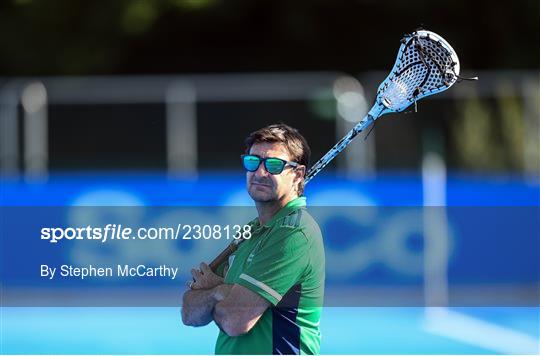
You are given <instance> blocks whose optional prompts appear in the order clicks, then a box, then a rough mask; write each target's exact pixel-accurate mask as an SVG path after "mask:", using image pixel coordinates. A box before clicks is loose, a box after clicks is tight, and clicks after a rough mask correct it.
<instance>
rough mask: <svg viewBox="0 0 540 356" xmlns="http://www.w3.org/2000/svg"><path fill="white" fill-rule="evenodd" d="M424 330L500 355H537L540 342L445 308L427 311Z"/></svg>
mask: <svg viewBox="0 0 540 356" xmlns="http://www.w3.org/2000/svg"><path fill="white" fill-rule="evenodd" d="M430 309H432V308H430ZM424 328H425V329H426V330H427V331H429V332H432V333H434V334H439V335H442V336H446V337H448V338H452V339H456V340H459V341H462V342H465V343H468V344H472V345H476V346H480V347H483V348H486V349H489V350H493V351H496V352H500V353H503V354H522V355H539V354H540V340H539V339H537V338H534V337H532V336H530V335H527V334H524V333H522V332H519V331H516V330H513V329H510V328H507V327H503V326H500V325H496V324H493V323H490V322H487V321H483V320H479V319H476V318H473V317H470V316H467V315H464V314H461V313H457V312H454V311H451V310H448V309H445V308H436V309H434V310H428V311H427V313H426V320H425V322H424Z"/></svg>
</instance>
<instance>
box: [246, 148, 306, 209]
mask: <svg viewBox="0 0 540 356" xmlns="http://www.w3.org/2000/svg"><path fill="white" fill-rule="evenodd" d="M249 153H250V154H252V155H257V156H259V157H261V158H267V157H276V158H281V159H283V160H286V161H291V158H290V156H289V153H288V151H287V149H286V148H285V146H284V145H283V144H281V143H256V144H254V145H253V146H251V150H250V151H249ZM299 169H300V170H301V171H303V169H304V168H303V166H301V167H300V168H299ZM299 169H296V170H295V169H293V168H292V167H290V166H286V167H285V169H284V170H283V172H281V173H280V174H276V175H272V174H270V173H268V172H267V171H266V169H265V168H264V164H263V163H261V165H260V166H259V168H258V169H257V170H256V171H255V172H247V175H246V178H247V180H246V182H247V189H248V193H249V195H250V196H251V198H252V199H253V200H254V201H256V202H271V201H277V200H281V199H283V198H284V197H287V196H288V195H290V198H291V199H292V198H295V197H296V195H297V192H296V186H297V183H298V182H297V181H296V180H297V179H300V177H301V175H300V173H301V172H298V170H299Z"/></svg>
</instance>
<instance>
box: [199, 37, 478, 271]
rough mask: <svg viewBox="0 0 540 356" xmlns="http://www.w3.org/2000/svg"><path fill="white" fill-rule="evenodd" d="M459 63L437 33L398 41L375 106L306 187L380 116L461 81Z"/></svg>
mask: <svg viewBox="0 0 540 356" xmlns="http://www.w3.org/2000/svg"><path fill="white" fill-rule="evenodd" d="M477 79H478V78H477V77H475V78H463V77H460V76H459V59H458V56H457V54H456V52H455V51H454V49H453V48H452V47H451V46H450V44H448V42H446V41H445V40H444V38H442V37H441V36H439V35H437V34H436V33H433V32H430V31H425V30H418V31H415V32H413V33H412V34H410V35H406V36H405V37H404V38H403V39H402V40H401V46H400V47H399V51H398V55H397V58H396V63H395V64H394V67H393V68H392V71H391V72H390V74H389V75H388V77H386V79H385V80H384V81H383V82H382V83H381V85H379V88H378V89H377V97H376V99H375V104H373V107H372V108H371V110H369V112H368V113H367V115H366V116H365V117H364V118H363V119H362V120H361V121H360V122H359V123H358V124H356V126H355V127H354V128H353V129H352V130H351V131H349V132H348V133H347V134H346V135H345V137H343V138H342V139H341V140H340V141H339V142H338V143H336V145H335V146H334V147H332V148H331V149H330V151H328V153H326V154H325V155H324V156H323V157H322V158H321V159H320V160H319V161H317V163H315V164H314V165H313V166H312V167H311V168H310V170H309V171H308V172H307V174H306V177H305V184H307V183H308V182H309V181H311V179H313V177H315V175H317V173H319V172H320V171H321V170H322V169H323V168H324V167H326V165H328V163H330V162H331V161H332V160H333V159H334V158H335V157H336V156H337V155H338V154H339V153H340V152H341V151H343V150H344V149H345V147H347V145H348V144H349V143H351V141H352V140H353V139H354V138H355V137H356V136H358V134H359V133H360V132H362V131H364V130H365V129H366V128H368V127H369V126H371V125H372V124H373V123H374V122H375V120H377V119H378V118H379V117H381V116H382V115H385V114H388V113H394V112H402V111H404V110H405V109H407V108H408V107H409V106H411V105H412V104H414V105H416V102H417V101H418V100H420V99H423V98H425V97H427V96H430V95H433V94H437V93H440V92H442V91H445V90H446V89H448V88H450V87H451V86H452V85H454V83H456V82H457V81H461V80H477ZM242 241H243V240H242V239H238V240H234V241H233V242H232V243H231V244H230V245H229V246H228V247H227V249H226V250H224V251H223V252H222V253H221V254H220V255H219V256H218V257H216V258H215V259H214V261H212V263H210V268H211V269H212V270H214V271H215V269H216V268H217V267H218V266H219V265H220V264H221V263H223V262H224V261H225V260H226V259H227V258H228V256H229V255H231V254H232V253H233V252H234V251H235V250H236V248H237V247H238V245H239V244H240V243H241V242H242Z"/></svg>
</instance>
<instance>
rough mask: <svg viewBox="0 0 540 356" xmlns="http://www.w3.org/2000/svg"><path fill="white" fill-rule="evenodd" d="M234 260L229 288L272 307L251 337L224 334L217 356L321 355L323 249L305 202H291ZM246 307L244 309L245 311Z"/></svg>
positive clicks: (257, 229) (255, 227) (255, 231)
mask: <svg viewBox="0 0 540 356" xmlns="http://www.w3.org/2000/svg"><path fill="white" fill-rule="evenodd" d="M249 224H250V225H251V227H252V237H251V238H250V239H249V240H246V241H244V242H243V243H242V244H240V245H239V247H238V249H237V250H236V252H235V253H234V254H233V255H231V257H230V258H229V270H228V272H227V275H226V276H225V283H227V284H235V283H236V284H239V285H242V286H244V287H246V288H248V289H249V290H251V291H253V292H255V293H257V294H259V295H260V296H262V297H263V298H265V299H266V300H268V301H269V302H270V304H271V307H270V308H268V309H267V310H266V311H265V312H264V313H263V315H262V316H261V318H260V319H259V321H258V322H257V324H255V326H254V327H253V328H252V329H251V330H250V331H249V332H248V333H246V334H244V335H240V336H237V337H230V336H228V335H227V334H226V333H224V332H223V331H220V333H219V336H218V339H217V342H216V349H215V352H216V354H318V353H319V349H320V341H321V334H320V331H319V320H320V315H321V309H322V303H323V296H324V277H325V275H324V246H323V240H322V234H321V231H320V229H319V226H318V225H317V223H316V222H315V220H313V218H312V217H311V216H310V215H309V214H308V212H307V210H306V198H305V197H299V198H296V199H294V200H292V201H290V202H289V203H288V204H287V205H286V206H284V207H283V208H282V209H281V210H279V211H278V212H277V213H276V215H274V217H273V218H272V219H271V220H270V221H269V222H268V223H266V224H264V225H262V226H261V225H260V223H259V219H258V218H257V219H254V220H252V221H251V222H250V223H249ZM240 307H241V306H240Z"/></svg>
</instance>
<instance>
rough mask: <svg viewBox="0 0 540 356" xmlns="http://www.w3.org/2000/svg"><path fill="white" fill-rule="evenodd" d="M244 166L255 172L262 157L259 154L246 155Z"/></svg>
mask: <svg viewBox="0 0 540 356" xmlns="http://www.w3.org/2000/svg"><path fill="white" fill-rule="evenodd" d="M243 162H244V168H245V169H246V170H248V171H250V172H255V171H256V170H257V168H259V165H260V164H261V159H260V158H259V157H257V156H244V158H243Z"/></svg>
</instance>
